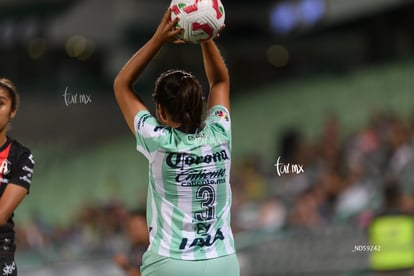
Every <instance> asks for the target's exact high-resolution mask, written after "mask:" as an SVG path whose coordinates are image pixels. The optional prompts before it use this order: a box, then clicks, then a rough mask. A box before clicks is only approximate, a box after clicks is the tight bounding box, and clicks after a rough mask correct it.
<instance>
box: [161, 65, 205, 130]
mask: <svg viewBox="0 0 414 276" xmlns="http://www.w3.org/2000/svg"><path fill="white" fill-rule="evenodd" d="M153 96H154V100H155V101H156V102H157V103H159V104H160V105H161V106H162V107H163V108H164V109H165V111H166V112H167V113H168V115H169V116H170V117H171V119H172V120H173V121H174V122H176V123H180V124H181V126H180V129H181V130H182V131H183V132H185V133H194V132H196V131H197V129H200V128H201V127H202V122H203V113H204V112H203V111H204V110H203V109H204V103H203V90H202V87H201V85H200V83H199V81H198V80H197V79H196V78H195V77H194V76H193V75H192V74H190V73H187V72H185V71H182V70H169V71H166V72H164V73H162V74H161V75H160V77H159V78H158V79H157V81H156V83H155V90H154V95H153Z"/></svg>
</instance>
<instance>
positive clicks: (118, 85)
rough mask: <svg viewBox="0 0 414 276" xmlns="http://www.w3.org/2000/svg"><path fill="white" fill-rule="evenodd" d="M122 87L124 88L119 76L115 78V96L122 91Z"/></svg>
mask: <svg viewBox="0 0 414 276" xmlns="http://www.w3.org/2000/svg"><path fill="white" fill-rule="evenodd" d="M122 86H123V82H122V79H121V78H120V77H119V75H118V76H116V77H115V79H114V83H113V89H114V93H115V95H116V94H118V93H119V91H121V87H122Z"/></svg>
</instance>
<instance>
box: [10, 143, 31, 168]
mask: <svg viewBox="0 0 414 276" xmlns="http://www.w3.org/2000/svg"><path fill="white" fill-rule="evenodd" d="M8 156H9V159H14V160H20V159H22V158H23V159H27V158H28V159H29V160H30V161H31V162H32V163H33V164H34V159H33V154H32V151H31V150H30V149H29V148H28V147H27V146H25V145H23V144H22V143H20V142H19V141H17V140H15V139H10V152H9V155H8Z"/></svg>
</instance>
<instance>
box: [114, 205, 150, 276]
mask: <svg viewBox="0 0 414 276" xmlns="http://www.w3.org/2000/svg"><path fill="white" fill-rule="evenodd" d="M126 230H127V234H128V239H129V242H130V246H129V249H128V252H127V253H118V254H116V255H115V256H114V258H113V259H114V262H115V264H116V265H117V266H118V267H120V268H122V269H123V270H124V271H125V273H126V275H129V276H140V275H141V272H140V267H141V264H142V255H143V254H144V252H145V251H146V249H147V247H148V244H149V236H148V228H147V223H146V217H145V211H141V210H133V211H130V212H129V214H128V219H127V225H126Z"/></svg>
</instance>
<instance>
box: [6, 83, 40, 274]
mask: <svg viewBox="0 0 414 276" xmlns="http://www.w3.org/2000/svg"><path fill="white" fill-rule="evenodd" d="M18 103H19V95H18V94H17V91H16V87H15V86H14V84H13V83H12V82H11V81H10V80H8V79H4V78H0V276H1V275H7V276H14V275H17V267H16V263H15V262H14V253H15V250H16V245H15V241H14V237H15V234H14V223H13V213H14V210H15V209H16V208H17V206H19V204H20V202H22V200H23V199H24V197H25V196H26V194H27V193H28V192H29V188H30V183H31V179H32V175H33V168H34V160H33V156H32V154H31V153H30V150H29V149H28V148H26V147H24V146H22V145H21V144H20V143H19V142H17V141H16V140H12V139H10V138H9V137H8V136H7V130H8V125H9V122H10V120H11V119H13V117H14V116H15V115H16V111H17V106H18Z"/></svg>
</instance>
